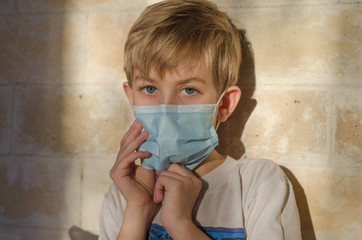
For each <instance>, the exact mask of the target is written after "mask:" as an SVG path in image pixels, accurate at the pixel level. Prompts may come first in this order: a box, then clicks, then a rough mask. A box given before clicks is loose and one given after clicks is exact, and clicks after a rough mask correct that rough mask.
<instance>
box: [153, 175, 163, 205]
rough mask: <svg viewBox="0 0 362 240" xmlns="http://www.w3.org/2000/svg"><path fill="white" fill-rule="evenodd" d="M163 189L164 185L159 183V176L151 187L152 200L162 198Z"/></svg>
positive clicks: (157, 201)
mask: <svg viewBox="0 0 362 240" xmlns="http://www.w3.org/2000/svg"><path fill="white" fill-rule="evenodd" d="M164 191H165V186H164V185H163V184H162V183H161V181H160V178H159V177H158V178H157V180H156V183H155V187H154V189H153V202H155V203H159V202H162V200H163V195H164Z"/></svg>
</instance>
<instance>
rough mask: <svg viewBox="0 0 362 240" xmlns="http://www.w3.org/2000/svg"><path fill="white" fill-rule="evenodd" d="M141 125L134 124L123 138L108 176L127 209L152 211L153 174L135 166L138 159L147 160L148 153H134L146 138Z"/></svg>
mask: <svg viewBox="0 0 362 240" xmlns="http://www.w3.org/2000/svg"><path fill="white" fill-rule="evenodd" d="M141 130H142V124H141V123H140V122H136V121H135V122H134V123H133V124H132V126H131V127H130V129H129V130H128V132H127V133H126V135H125V136H124V137H123V139H122V141H121V145H120V150H119V153H118V156H117V160H116V162H115V164H114V166H113V167H112V169H111V171H110V176H111V178H112V180H113V182H114V184H115V185H116V186H117V188H118V190H119V191H120V192H121V193H122V195H123V197H124V198H125V199H126V201H127V208H128V207H133V208H134V209H143V210H144V208H146V209H147V210H149V211H151V209H152V210H153V207H154V205H155V204H154V203H153V187H154V184H155V173H154V171H153V170H149V169H145V168H143V167H141V166H138V165H136V164H135V161H136V160H137V159H138V158H147V157H149V156H150V153H148V152H138V151H136V150H137V148H138V147H139V146H140V144H141V143H142V142H143V141H144V140H145V139H146V138H147V137H148V133H147V131H142V132H141Z"/></svg>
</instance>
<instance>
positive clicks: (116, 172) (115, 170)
mask: <svg viewBox="0 0 362 240" xmlns="http://www.w3.org/2000/svg"><path fill="white" fill-rule="evenodd" d="M149 156H150V153H149V152H143V151H142V152H133V153H131V154H129V155H127V156H126V157H124V158H123V159H122V161H116V162H115V164H114V165H113V167H112V169H111V170H110V175H111V177H112V179H113V177H117V176H119V177H122V176H126V175H129V173H130V172H131V170H132V169H131V167H132V164H134V162H135V161H136V160H137V159H139V158H147V157H149Z"/></svg>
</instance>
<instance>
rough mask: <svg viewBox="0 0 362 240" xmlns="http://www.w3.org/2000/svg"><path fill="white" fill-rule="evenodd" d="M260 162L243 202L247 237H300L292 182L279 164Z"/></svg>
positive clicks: (295, 239) (255, 239) (273, 239)
mask: <svg viewBox="0 0 362 240" xmlns="http://www.w3.org/2000/svg"><path fill="white" fill-rule="evenodd" d="M260 166H261V167H259V168H257V170H256V171H252V172H253V177H252V178H251V181H249V184H250V186H249V191H248V194H249V196H248V200H247V201H246V204H245V206H244V207H245V208H244V217H245V220H246V221H245V230H246V237H247V239H248V240H260V239H268V240H282V239H283V240H301V232H300V222H299V214H298V209H297V206H296V201H295V197H294V191H293V187H292V185H291V183H290V182H289V180H288V179H287V178H286V176H285V175H284V173H283V172H282V170H281V169H280V167H279V166H278V165H277V164H275V163H273V162H271V161H267V160H266V161H264V162H262V164H261V165H260ZM254 170H255V169H254Z"/></svg>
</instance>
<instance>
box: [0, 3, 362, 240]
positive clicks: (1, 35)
mask: <svg viewBox="0 0 362 240" xmlns="http://www.w3.org/2000/svg"><path fill="white" fill-rule="evenodd" d="M152 2H155V1H150V0H149V1H142V0H134V1H126V0H108V1H100V0H92V1H76V0H67V1H65V0H50V1H49V0H47V1H45V0H17V1H15V0H4V1H1V2H0V239H4V240H10V239H11V240H12V239H30V240H32V239H34V240H35V239H37V240H39V239H68V234H67V231H68V229H69V228H70V227H71V226H72V225H78V226H80V227H82V228H84V229H86V230H89V231H92V232H94V233H97V232H98V216H99V209H100V206H101V202H102V199H103V195H104V193H105V192H106V191H107V187H108V185H109V184H110V179H109V177H108V171H109V169H110V167H111V166H112V164H113V162H114V159H115V156H116V154H117V146H118V144H119V141H120V139H121V136H123V134H124V133H125V131H126V130H127V128H128V126H129V125H130V124H131V122H132V121H133V116H132V112H131V109H130V108H129V106H128V103H127V100H126V98H125V96H124V94H123V91H122V82H123V81H124V80H125V75H124V73H123V71H122V49H123V43H124V41H125V37H126V34H127V32H128V30H129V28H130V25H131V24H132V22H133V21H134V20H135V19H136V17H137V16H138V14H139V13H140V11H141V10H142V9H143V8H144V7H145V6H147V5H149V4H150V3H152ZM215 2H216V3H217V4H218V5H219V6H220V7H221V8H222V9H223V10H225V11H227V12H228V13H229V14H230V16H231V18H232V19H233V20H234V22H235V23H236V25H237V26H238V27H239V28H241V29H245V30H246V36H247V38H248V40H249V42H250V46H249V48H246V49H245V50H246V53H245V54H244V59H245V64H244V66H243V70H242V73H241V78H242V79H244V82H245V83H244V84H241V85H240V86H241V88H242V89H243V98H242V100H241V103H240V105H239V107H238V109H237V110H236V112H235V114H234V115H233V117H232V118H231V119H230V121H229V123H227V124H224V126H222V127H221V129H220V135H221V142H220V147H219V148H220V150H221V151H222V152H224V153H227V154H230V155H232V156H234V157H242V158H246V157H265V158H271V159H273V160H274V161H276V162H277V163H279V164H280V165H281V166H282V167H283V169H284V170H285V172H286V174H287V175H288V176H289V178H290V179H291V181H292V182H293V185H294V188H295V191H296V196H297V201H298V207H299V210H300V215H301V220H302V230H303V239H304V240H306V239H311V240H313V239H318V240H327V239H328V240H334V239H335V240H337V239H358V238H360V236H361V235H362V218H361V215H362V208H361V207H360V203H361V202H362V192H361V189H362V79H361V76H362V69H361V62H362V47H361V46H362V29H361V28H362V17H361V16H362V14H361V10H362V3H361V2H360V1H359V0H331V1H327V0H299V1H291V0H288V1H281V0H268V1H267V0H256V1H255V0H254V1H251V0H245V1H237V0H215ZM248 49H249V50H248ZM251 50H252V52H253V54H252V53H251ZM226 135H228V136H231V142H228V143H226V142H225V141H223V136H226Z"/></svg>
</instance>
